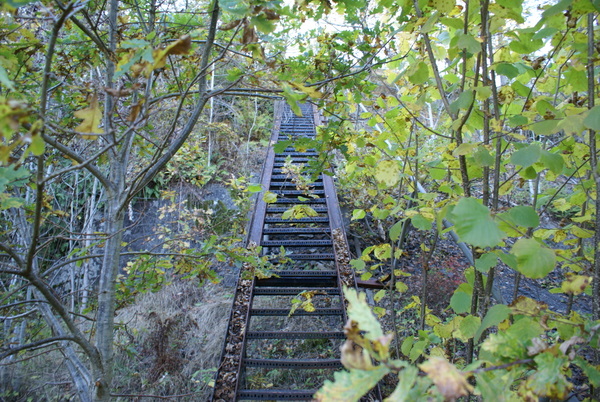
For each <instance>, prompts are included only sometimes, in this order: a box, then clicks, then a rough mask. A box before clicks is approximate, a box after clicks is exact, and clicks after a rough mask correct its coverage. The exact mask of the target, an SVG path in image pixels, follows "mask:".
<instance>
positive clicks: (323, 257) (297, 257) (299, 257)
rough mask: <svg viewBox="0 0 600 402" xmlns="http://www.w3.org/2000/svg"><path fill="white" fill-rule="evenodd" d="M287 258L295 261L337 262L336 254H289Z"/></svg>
mask: <svg viewBox="0 0 600 402" xmlns="http://www.w3.org/2000/svg"><path fill="white" fill-rule="evenodd" d="M286 257H287V258H289V259H290V260H294V261H335V254H322V253H321V254H289V255H287V256H286ZM294 272H295V271H294ZM332 272H334V271H332Z"/></svg>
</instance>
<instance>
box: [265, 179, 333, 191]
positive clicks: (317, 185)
mask: <svg viewBox="0 0 600 402" xmlns="http://www.w3.org/2000/svg"><path fill="white" fill-rule="evenodd" d="M283 187H293V188H296V184H294V183H292V182H291V181H277V182H271V186H270V187H269V191H270V190H277V189H281V188H283ZM309 187H310V189H311V190H312V189H317V188H324V186H323V181H318V182H316V183H310V184H309Z"/></svg>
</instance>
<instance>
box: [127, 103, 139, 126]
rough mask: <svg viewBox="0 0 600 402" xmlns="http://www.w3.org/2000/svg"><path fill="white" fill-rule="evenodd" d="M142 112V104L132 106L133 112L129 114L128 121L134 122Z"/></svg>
mask: <svg viewBox="0 0 600 402" xmlns="http://www.w3.org/2000/svg"><path fill="white" fill-rule="evenodd" d="M141 110H142V104H141V103H140V102H138V103H136V104H133V105H131V110H130V112H129V116H127V121H129V122H132V123H133V122H134V121H135V119H137V117H138V115H139V114H140V111H141Z"/></svg>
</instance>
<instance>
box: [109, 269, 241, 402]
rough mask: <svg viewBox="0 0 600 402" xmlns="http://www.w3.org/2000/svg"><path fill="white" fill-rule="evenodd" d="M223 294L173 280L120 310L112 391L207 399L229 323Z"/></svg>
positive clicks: (228, 300)
mask: <svg viewBox="0 0 600 402" xmlns="http://www.w3.org/2000/svg"><path fill="white" fill-rule="evenodd" d="M228 292H230V291H229V290H226V289H223V288H222V287H221V286H218V285H207V286H205V287H203V288H198V287H197V286H195V285H194V284H193V283H191V282H187V281H186V282H183V281H177V282H174V283H173V284H171V285H169V286H167V287H165V288H163V289H162V290H160V291H159V292H156V293H147V294H143V295H140V296H139V297H138V299H137V300H136V303H135V304H133V305H131V306H128V307H126V308H123V309H121V310H119V311H118V314H117V317H116V321H117V322H118V323H119V324H120V330H119V333H118V340H117V344H118V345H119V347H118V349H117V356H116V361H117V364H116V372H118V375H117V373H116V375H115V387H116V388H118V391H117V392H118V393H119V394H144V395H148V394H153V395H162V396H169V395H182V394H192V395H189V397H188V398H183V397H179V398H177V400H185V399H189V400H203V398H205V397H207V396H208V395H209V393H210V389H209V387H208V381H210V380H212V374H214V370H216V367H217V364H218V360H219V357H220V353H221V348H222V345H223V339H224V336H225V331H226V326H227V320H228V318H229V309H230V307H231V296H230V295H231V293H229V296H228Z"/></svg>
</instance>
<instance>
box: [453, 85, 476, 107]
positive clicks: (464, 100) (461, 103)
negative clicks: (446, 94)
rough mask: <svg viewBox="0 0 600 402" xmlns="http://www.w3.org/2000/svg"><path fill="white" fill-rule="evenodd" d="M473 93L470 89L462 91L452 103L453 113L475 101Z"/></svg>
mask: <svg viewBox="0 0 600 402" xmlns="http://www.w3.org/2000/svg"><path fill="white" fill-rule="evenodd" d="M473 94H474V92H473V91H472V90H470V89H468V90H466V91H464V92H461V94H460V95H458V98H456V100H455V101H454V102H452V103H451V104H450V110H451V111H452V113H458V111H459V110H460V109H468V108H469V106H471V103H473V97H474V95H473Z"/></svg>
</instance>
